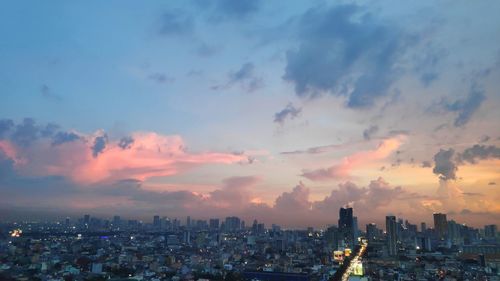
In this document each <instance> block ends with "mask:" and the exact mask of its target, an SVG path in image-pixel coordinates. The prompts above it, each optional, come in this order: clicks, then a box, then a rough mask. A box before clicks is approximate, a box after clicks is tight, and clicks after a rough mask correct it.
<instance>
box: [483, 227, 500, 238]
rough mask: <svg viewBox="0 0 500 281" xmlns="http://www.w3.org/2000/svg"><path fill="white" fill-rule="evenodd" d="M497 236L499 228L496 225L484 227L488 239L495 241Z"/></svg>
mask: <svg viewBox="0 0 500 281" xmlns="http://www.w3.org/2000/svg"><path fill="white" fill-rule="evenodd" d="M496 236H497V226H496V225H495V224H490V225H485V226H484V237H485V238H487V239H493V238H495V237H496Z"/></svg>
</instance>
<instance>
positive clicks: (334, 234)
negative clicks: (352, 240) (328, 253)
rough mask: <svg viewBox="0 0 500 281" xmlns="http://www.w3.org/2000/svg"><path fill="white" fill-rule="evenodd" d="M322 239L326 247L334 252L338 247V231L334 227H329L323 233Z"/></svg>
mask: <svg viewBox="0 0 500 281" xmlns="http://www.w3.org/2000/svg"><path fill="white" fill-rule="evenodd" d="M324 238H325V242H326V244H327V246H328V247H331V248H332V249H334V250H336V249H337V248H338V247H339V230H338V228H336V227H335V226H330V227H329V228H328V229H327V230H326V231H325V234H324Z"/></svg>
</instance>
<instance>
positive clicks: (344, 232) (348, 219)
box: [338, 207, 354, 247]
mask: <svg viewBox="0 0 500 281" xmlns="http://www.w3.org/2000/svg"><path fill="white" fill-rule="evenodd" d="M338 228H339V232H340V235H341V237H342V240H343V241H344V243H345V244H346V245H347V246H348V247H353V246H354V217H353V215H352V208H349V207H347V208H340V210H339V224H338Z"/></svg>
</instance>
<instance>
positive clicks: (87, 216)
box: [83, 215, 90, 225]
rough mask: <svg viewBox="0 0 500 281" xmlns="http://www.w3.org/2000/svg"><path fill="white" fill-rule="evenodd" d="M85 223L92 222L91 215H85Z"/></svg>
mask: <svg viewBox="0 0 500 281" xmlns="http://www.w3.org/2000/svg"><path fill="white" fill-rule="evenodd" d="M83 223H84V224H87V225H88V224H89V223H90V215H84V216H83Z"/></svg>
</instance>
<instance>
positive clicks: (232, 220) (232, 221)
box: [225, 217, 241, 231]
mask: <svg viewBox="0 0 500 281" xmlns="http://www.w3.org/2000/svg"><path fill="white" fill-rule="evenodd" d="M225 226H226V231H236V230H239V229H240V227H241V221H240V218H238V217H227V218H226V223H225Z"/></svg>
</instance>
